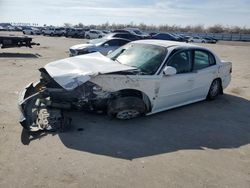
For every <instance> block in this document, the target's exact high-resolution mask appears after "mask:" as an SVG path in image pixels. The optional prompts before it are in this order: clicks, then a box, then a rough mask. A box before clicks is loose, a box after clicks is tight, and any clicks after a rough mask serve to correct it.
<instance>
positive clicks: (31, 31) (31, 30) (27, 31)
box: [23, 27, 42, 35]
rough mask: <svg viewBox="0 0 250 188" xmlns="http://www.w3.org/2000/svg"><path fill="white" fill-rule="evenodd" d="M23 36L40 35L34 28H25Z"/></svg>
mask: <svg viewBox="0 0 250 188" xmlns="http://www.w3.org/2000/svg"><path fill="white" fill-rule="evenodd" d="M23 34H25V35H40V34H42V32H41V30H40V29H37V28H35V27H31V28H27V29H24V30H23Z"/></svg>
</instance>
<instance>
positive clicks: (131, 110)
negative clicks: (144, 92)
mask: <svg viewBox="0 0 250 188" xmlns="http://www.w3.org/2000/svg"><path fill="white" fill-rule="evenodd" d="M107 111H108V115H109V116H111V117H115V118H117V119H120V120H128V119H133V118H135V117H138V116H141V115H143V114H145V112H146V105H145V103H144V102H143V101H142V99H140V98H137V97H121V98H118V99H115V100H113V101H112V102H111V103H110V104H109V105H108V109H107Z"/></svg>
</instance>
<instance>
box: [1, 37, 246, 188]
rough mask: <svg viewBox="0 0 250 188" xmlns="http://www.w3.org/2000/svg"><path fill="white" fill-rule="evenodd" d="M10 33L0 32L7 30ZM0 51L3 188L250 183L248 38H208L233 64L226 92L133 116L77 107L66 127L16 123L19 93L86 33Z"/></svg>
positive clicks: (237, 186) (239, 186) (235, 186)
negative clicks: (48, 129) (29, 127)
mask: <svg viewBox="0 0 250 188" xmlns="http://www.w3.org/2000/svg"><path fill="white" fill-rule="evenodd" d="M4 33H5V34H6V32H0V35H1V34H4ZM34 41H35V42H40V43H41V45H40V46H35V47H34V48H31V49H29V48H11V49H0V79H1V88H0V96H1V98H0V118H1V121H0V143H1V144H0V187H3V188H8V187H25V188H29V187H32V188H33V187H46V188H47V187H60V188H61V187H67V188H68V187H107V188H110V187H149V188H152V187H164V188H165V187H184V188H196V187H209V188H210V187H211V188H213V187H220V188H224V187H225V188H226V187H227V188H228V187H232V188H249V187H250V101H249V100H250V43H241V42H220V43H218V44H215V45H214V44H213V45H212V44H211V45H208V44H206V45H205V46H208V47H209V48H211V49H212V50H214V51H215V52H216V53H217V54H218V55H219V56H220V57H221V58H222V59H225V60H229V61H232V62H233V73H232V82H231V84H230V86H229V87H228V88H227V89H226V90H225V94H224V95H223V96H220V97H219V98H218V99H217V100H215V101H211V102H207V101H204V102H199V103H196V104H192V105H188V106H185V107H181V108H177V109H174V110H169V111H166V112H162V113H159V114H156V115H152V116H148V117H141V118H137V119H135V120H131V121H123V122H122V121H117V120H111V119H109V118H108V117H106V116H104V115H97V114H87V113H83V112H72V113H71V116H72V117H73V123H72V128H71V130H70V131H68V132H65V133H54V134H46V133H42V134H33V135H30V134H28V133H27V132H25V131H23V130H22V128H21V126H20V125H19V123H18V118H19V113H18V110H17V98H18V92H19V91H21V90H22V88H23V87H24V86H25V85H27V84H28V83H29V82H31V81H34V80H38V79H39V72H38V71H37V69H38V68H40V67H42V66H44V65H45V64H47V63H48V62H51V61H53V60H57V59H60V58H65V57H68V49H69V47H70V46H72V45H74V44H78V43H83V42H85V41H84V39H71V38H64V37H44V36H34Z"/></svg>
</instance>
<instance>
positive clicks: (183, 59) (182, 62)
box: [167, 51, 192, 74]
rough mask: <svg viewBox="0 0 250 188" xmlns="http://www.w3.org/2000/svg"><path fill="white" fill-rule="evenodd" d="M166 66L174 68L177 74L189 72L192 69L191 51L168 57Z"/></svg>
mask: <svg viewBox="0 0 250 188" xmlns="http://www.w3.org/2000/svg"><path fill="white" fill-rule="evenodd" d="M167 65H168V66H171V67H174V68H176V71H177V74H181V73H188V72H191V69H192V56H191V51H182V52H177V53H175V54H173V56H172V57H170V59H169V62H168V63H167Z"/></svg>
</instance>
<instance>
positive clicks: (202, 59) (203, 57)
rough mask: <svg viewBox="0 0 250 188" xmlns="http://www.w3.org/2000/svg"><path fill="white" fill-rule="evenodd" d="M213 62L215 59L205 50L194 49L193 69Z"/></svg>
mask: <svg viewBox="0 0 250 188" xmlns="http://www.w3.org/2000/svg"><path fill="white" fill-rule="evenodd" d="M214 64H215V59H214V57H213V55H212V54H210V53H209V52H205V51H199V50H196V51H195V52H194V67H193V70H200V69H204V68H206V67H209V66H210V65H214Z"/></svg>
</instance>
